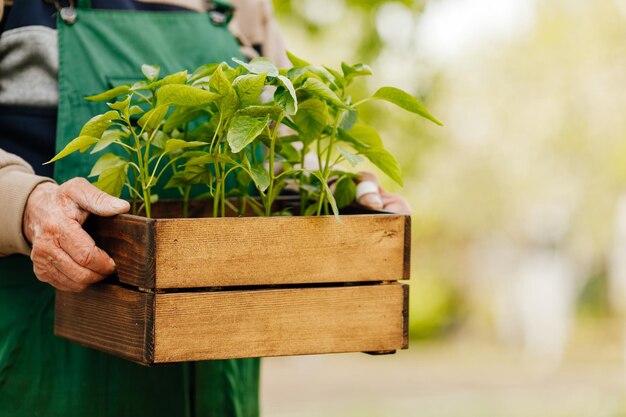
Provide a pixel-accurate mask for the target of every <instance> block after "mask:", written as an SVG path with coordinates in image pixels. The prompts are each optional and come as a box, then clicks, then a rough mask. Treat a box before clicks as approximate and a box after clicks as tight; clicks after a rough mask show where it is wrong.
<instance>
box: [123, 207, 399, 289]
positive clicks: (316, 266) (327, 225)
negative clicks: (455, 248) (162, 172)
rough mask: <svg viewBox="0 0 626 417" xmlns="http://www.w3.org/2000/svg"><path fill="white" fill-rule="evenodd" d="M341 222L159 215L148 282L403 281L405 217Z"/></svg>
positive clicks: (351, 218) (171, 284)
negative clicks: (153, 279) (151, 278)
mask: <svg viewBox="0 0 626 417" xmlns="http://www.w3.org/2000/svg"><path fill="white" fill-rule="evenodd" d="M341 219H342V222H341V223H339V222H337V221H336V220H335V219H334V218H333V217H332V216H322V217H271V218H265V217H262V218H260V217H256V218H252V217H243V218H217V219H158V220H156V235H155V239H156V249H155V253H156V264H155V268H156V282H155V286H156V288H192V287H212V286H247V285H274V284H302V283H329V282H362V281H395V280H401V279H408V262H409V261H408V259H409V258H408V256H407V255H406V252H407V251H408V249H409V248H408V247H407V246H406V245H407V242H408V240H407V237H406V233H407V230H408V228H407V227H406V224H407V222H408V219H409V218H408V216H403V215H393V214H376V215H373V214H372V215H367V214H365V215H346V216H341ZM122 278H123V277H122V274H120V279H122ZM122 280H123V279H122Z"/></svg>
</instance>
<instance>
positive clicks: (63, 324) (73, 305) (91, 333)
mask: <svg viewBox="0 0 626 417" xmlns="http://www.w3.org/2000/svg"><path fill="white" fill-rule="evenodd" d="M55 309H56V311H55V316H54V334H56V335H57V336H62V337H65V338H67V339H70V340H72V341H74V342H76V343H79V344H81V345H84V346H87V347H91V348H95V349H98V350H101V351H104V352H107V353H111V354H114V355H117V356H121V357H122V358H125V359H129V360H131V361H135V362H140V363H144V364H149V363H152V360H153V352H154V335H153V310H154V294H148V293H143V292H139V291H134V290H131V289H128V288H124V287H121V286H118V285H111V284H96V285H92V286H91V287H89V288H88V289H87V290H85V291H84V292H82V293H69V292H62V291H57V292H56V303H55Z"/></svg>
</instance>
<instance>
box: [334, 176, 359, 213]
mask: <svg viewBox="0 0 626 417" xmlns="http://www.w3.org/2000/svg"><path fill="white" fill-rule="evenodd" d="M355 198H356V184H354V181H352V178H350V177H347V176H342V177H341V178H339V180H338V181H337V183H336V185H335V200H336V201H337V207H338V208H340V209H342V208H344V207H346V206H349V205H350V204H351V203H352V202H353V201H354V199H355Z"/></svg>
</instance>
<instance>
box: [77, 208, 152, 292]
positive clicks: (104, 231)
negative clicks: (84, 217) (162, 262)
mask: <svg viewBox="0 0 626 417" xmlns="http://www.w3.org/2000/svg"><path fill="white" fill-rule="evenodd" d="M154 225H155V220H153V219H148V218H146V217H140V216H133V215H129V214H122V215H119V216H115V217H109V218H107V217H98V216H92V217H90V218H89V220H88V221H87V223H86V225H85V229H86V230H87V232H88V233H89V234H90V235H91V236H92V237H93V239H94V241H95V242H96V245H98V247H100V248H102V249H104V250H105V251H106V252H107V253H108V254H109V255H110V256H111V257H112V258H113V260H115V264H116V266H117V273H118V276H119V278H120V281H122V282H124V283H126V284H130V285H135V286H137V287H143V288H153V287H154V278H155V264H154V260H155V256H154V250H155V241H154Z"/></svg>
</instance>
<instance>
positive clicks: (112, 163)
mask: <svg viewBox="0 0 626 417" xmlns="http://www.w3.org/2000/svg"><path fill="white" fill-rule="evenodd" d="M126 163H128V161H125V160H124V159H122V158H121V157H120V156H118V155H115V154H114V153H105V154H104V155H102V156H101V157H100V158H99V159H98V161H97V162H96V163H95V164H94V166H93V168H91V172H90V173H89V176H90V177H95V176H97V175H100V174H101V173H102V172H103V171H105V170H107V169H110V168H115V167H118V166H120V165H124V164H126Z"/></svg>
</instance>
